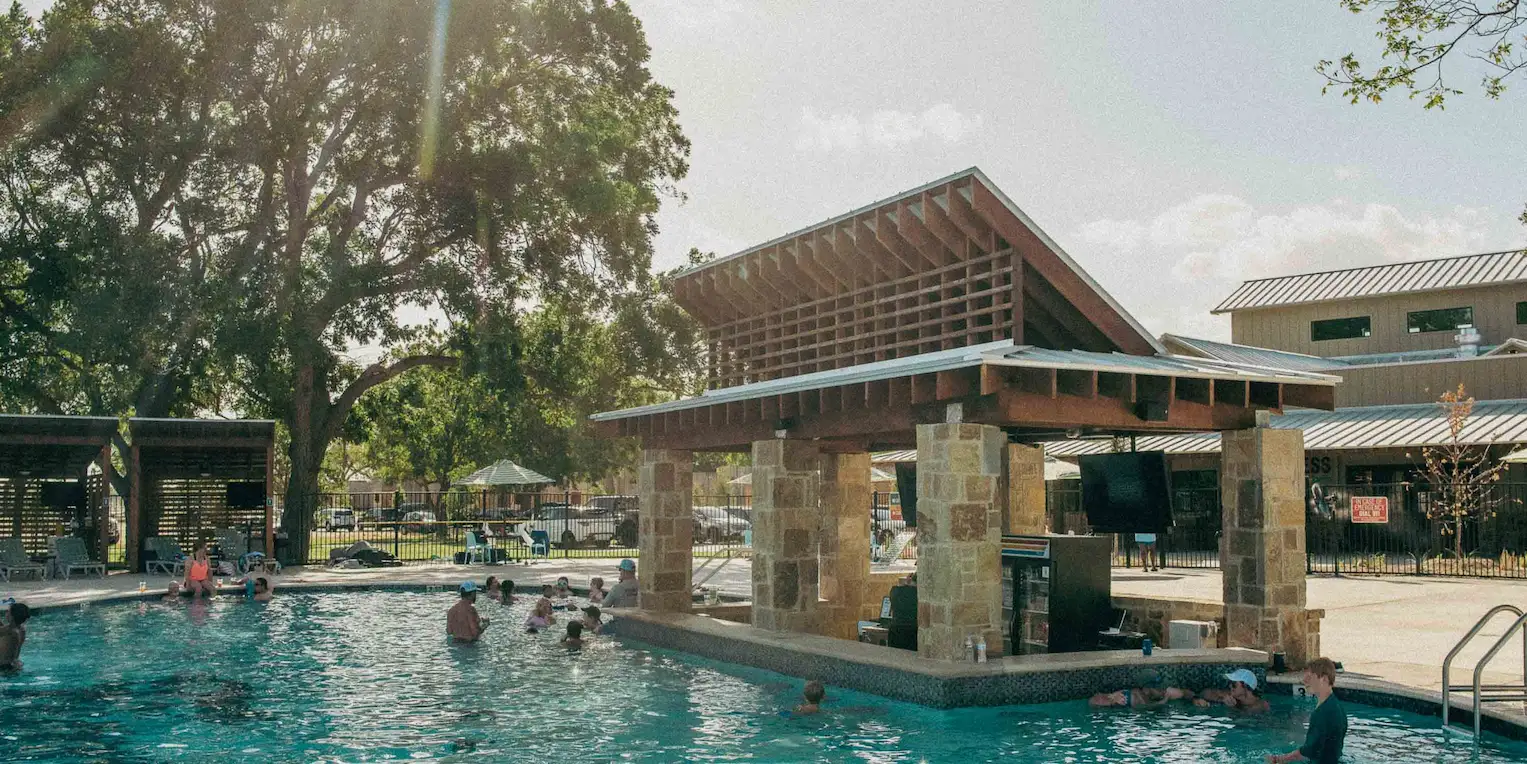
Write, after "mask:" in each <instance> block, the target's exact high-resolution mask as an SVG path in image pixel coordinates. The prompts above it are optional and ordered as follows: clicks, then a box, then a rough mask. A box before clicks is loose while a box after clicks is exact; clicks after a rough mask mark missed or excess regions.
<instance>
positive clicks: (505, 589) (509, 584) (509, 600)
mask: <svg viewBox="0 0 1527 764" xmlns="http://www.w3.org/2000/svg"><path fill="white" fill-rule="evenodd" d="M498 595H499V601H500V602H502V603H504V604H505V605H513V604H514V603H516V602H518V601H519V600H518V599H516V598H515V596H514V582H513V581H510V580H509V579H507V578H506V579H504V581H503V583H501V584H499V585H498Z"/></svg>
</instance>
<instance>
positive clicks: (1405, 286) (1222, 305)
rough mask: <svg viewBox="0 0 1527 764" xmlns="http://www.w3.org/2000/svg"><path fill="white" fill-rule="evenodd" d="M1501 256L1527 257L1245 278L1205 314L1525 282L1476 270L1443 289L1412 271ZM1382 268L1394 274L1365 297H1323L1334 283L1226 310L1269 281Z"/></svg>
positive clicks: (1396, 264) (1440, 259)
mask: <svg viewBox="0 0 1527 764" xmlns="http://www.w3.org/2000/svg"><path fill="white" fill-rule="evenodd" d="M1503 255H1522V256H1524V257H1527V247H1523V248H1517V249H1503V250H1499V251H1496V252H1475V253H1472V254H1467V255H1450V256H1448V257H1434V258H1428V259H1424V260H1401V261H1396V262H1391V263H1378V264H1375V265H1360V266H1356V267H1351V268H1336V269H1332V270H1325V271H1308V272H1304V273H1290V274H1285V275H1282V276H1266V277H1263V278H1260V279H1248V280H1246V281H1242V282H1241V283H1240V285H1239V286H1237V287H1236V288H1235V289H1234V290H1232V291H1231V292H1230V294H1229V295H1227V296H1226V297H1225V298H1224V299H1223V300H1220V302H1219V304H1218V305H1216V306H1215V307H1214V308H1213V309H1211V310H1210V311H1209V313H1210V314H1211V315H1221V314H1224V313H1233V312H1236V311H1239V310H1262V309H1266V308H1280V307H1287V306H1290V305H1312V304H1317V303H1322V302H1338V301H1344V300H1359V299H1365V298H1373V297H1381V296H1382V297H1393V296H1397V295H1406V294H1424V293H1427V292H1441V291H1447V290H1450V289H1466V288H1469V287H1472V286H1482V285H1494V284H1500V283H1511V282H1515V281H1523V280H1527V278H1516V279H1504V278H1503V277H1502V276H1500V275H1497V274H1496V273H1495V272H1494V271H1492V272H1491V273H1490V275H1489V276H1488V277H1484V278H1475V276H1476V275H1477V271H1470V272H1469V274H1468V278H1467V279H1465V280H1464V281H1461V282H1459V283H1454V284H1448V285H1445V286H1425V285H1424V282H1420V283H1418V281H1419V276H1420V275H1421V274H1419V273H1416V271H1418V270H1426V269H1430V270H1438V271H1440V270H1442V266H1443V264H1445V263H1452V262H1455V261H1460V260H1469V259H1473V258H1489V257H1500V256H1503ZM1384 269H1389V270H1393V271H1395V273H1393V274H1391V275H1390V276H1388V277H1386V280H1385V281H1384V282H1383V286H1382V288H1379V289H1378V290H1377V291H1374V292H1370V293H1366V294H1357V295H1336V296H1327V293H1329V292H1333V291H1340V289H1339V288H1338V285H1337V284H1335V283H1332V284H1329V285H1327V287H1325V288H1323V291H1322V292H1321V294H1320V295H1319V296H1316V297H1312V298H1310V299H1292V300H1290V299H1286V298H1283V297H1267V296H1266V295H1264V297H1266V299H1267V300H1268V301H1267V302H1265V303H1260V304H1255V305H1240V306H1234V307H1230V306H1231V303H1233V302H1237V301H1238V298H1240V299H1245V298H1244V297H1243V295H1244V294H1245V293H1255V292H1256V291H1257V289H1258V287H1259V286H1265V285H1267V284H1270V283H1272V282H1278V281H1289V282H1292V281H1294V280H1297V279H1307V280H1309V281H1310V282H1311V284H1318V283H1320V282H1321V281H1322V280H1323V279H1324V278H1328V277H1333V276H1340V275H1342V274H1359V273H1363V272H1365V271H1375V270H1384ZM1349 280H1350V279H1349V278H1344V279H1342V282H1343V283H1342V284H1341V285H1340V286H1345V282H1346V281H1349ZM1412 285H1414V286H1412ZM1296 291H1297V290H1296Z"/></svg>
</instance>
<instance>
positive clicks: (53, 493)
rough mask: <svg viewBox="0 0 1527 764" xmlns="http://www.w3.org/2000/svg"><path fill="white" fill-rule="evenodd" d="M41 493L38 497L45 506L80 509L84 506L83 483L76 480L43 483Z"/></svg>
mask: <svg viewBox="0 0 1527 764" xmlns="http://www.w3.org/2000/svg"><path fill="white" fill-rule="evenodd" d="M41 493H42V496H41V497H40V498H41V499H42V504H43V506H45V507H51V508H53V509H67V508H71V507H72V508H75V509H82V508H84V506H85V484H84V483H81V482H79V481H77V480H75V481H71V482H68V483H43V484H42V491H41Z"/></svg>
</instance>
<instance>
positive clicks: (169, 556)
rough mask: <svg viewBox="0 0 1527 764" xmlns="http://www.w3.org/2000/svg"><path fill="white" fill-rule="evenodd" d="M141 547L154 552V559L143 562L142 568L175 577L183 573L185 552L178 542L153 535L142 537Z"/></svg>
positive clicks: (184, 569)
mask: <svg viewBox="0 0 1527 764" xmlns="http://www.w3.org/2000/svg"><path fill="white" fill-rule="evenodd" d="M143 548H144V550H145V551H151V552H153V553H154V559H152V560H147V561H145V562H144V563H143V568H144V570H146V571H148V572H149V573H153V572H155V571H158V572H159V573H163V574H165V575H168V576H175V577H180V576H183V575H185V572H186V554H185V552H183V551H181V549H180V545H179V544H176V543H175V542H174V541H172V540H170V539H168V538H165V537H164V536H153V537H151V538H147V539H144V541H143Z"/></svg>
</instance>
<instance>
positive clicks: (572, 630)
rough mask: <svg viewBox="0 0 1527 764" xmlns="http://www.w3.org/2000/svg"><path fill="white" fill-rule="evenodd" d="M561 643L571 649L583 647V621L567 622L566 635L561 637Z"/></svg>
mask: <svg viewBox="0 0 1527 764" xmlns="http://www.w3.org/2000/svg"><path fill="white" fill-rule="evenodd" d="M562 644H563V645H566V646H567V647H568V648H569V649H572V650H576V649H578V648H580V647H583V622H581V621H568V622H567V636H565V637H563V638H562Z"/></svg>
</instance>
